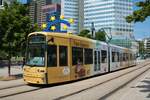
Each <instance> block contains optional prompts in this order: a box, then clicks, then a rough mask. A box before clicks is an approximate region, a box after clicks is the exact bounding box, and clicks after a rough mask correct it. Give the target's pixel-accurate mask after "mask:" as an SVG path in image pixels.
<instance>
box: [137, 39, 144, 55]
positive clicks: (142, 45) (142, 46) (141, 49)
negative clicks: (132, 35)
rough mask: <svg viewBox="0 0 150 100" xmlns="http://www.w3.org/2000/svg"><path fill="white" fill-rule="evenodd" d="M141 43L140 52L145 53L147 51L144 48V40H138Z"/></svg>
mask: <svg viewBox="0 0 150 100" xmlns="http://www.w3.org/2000/svg"><path fill="white" fill-rule="evenodd" d="M138 43H139V53H140V54H141V55H143V54H144V53H145V48H144V42H143V41H138Z"/></svg>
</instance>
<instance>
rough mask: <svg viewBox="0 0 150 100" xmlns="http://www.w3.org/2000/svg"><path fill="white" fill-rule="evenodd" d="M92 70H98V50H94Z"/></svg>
mask: <svg viewBox="0 0 150 100" xmlns="http://www.w3.org/2000/svg"><path fill="white" fill-rule="evenodd" d="M94 71H100V51H99V50H94Z"/></svg>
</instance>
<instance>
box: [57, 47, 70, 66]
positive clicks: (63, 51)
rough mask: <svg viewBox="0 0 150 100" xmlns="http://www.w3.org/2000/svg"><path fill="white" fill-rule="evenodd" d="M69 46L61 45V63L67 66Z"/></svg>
mask: <svg viewBox="0 0 150 100" xmlns="http://www.w3.org/2000/svg"><path fill="white" fill-rule="evenodd" d="M67 51H68V50H67V46H60V47H59V65H60V66H67V65H68V52H67Z"/></svg>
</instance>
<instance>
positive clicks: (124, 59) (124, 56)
mask: <svg viewBox="0 0 150 100" xmlns="http://www.w3.org/2000/svg"><path fill="white" fill-rule="evenodd" d="M123 61H126V53H123Z"/></svg>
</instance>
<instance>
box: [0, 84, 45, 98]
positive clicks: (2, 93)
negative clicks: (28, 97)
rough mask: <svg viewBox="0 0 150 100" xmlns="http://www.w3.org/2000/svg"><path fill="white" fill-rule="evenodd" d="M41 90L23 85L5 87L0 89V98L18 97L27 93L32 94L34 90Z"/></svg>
mask: <svg viewBox="0 0 150 100" xmlns="http://www.w3.org/2000/svg"><path fill="white" fill-rule="evenodd" d="M40 89H42V88H41V87H31V86H27V85H25V84H21V85H17V86H13V87H5V88H1V89H0V98H5V97H9V96H14V95H19V94H23V93H27V92H32V91H36V90H40Z"/></svg>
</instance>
